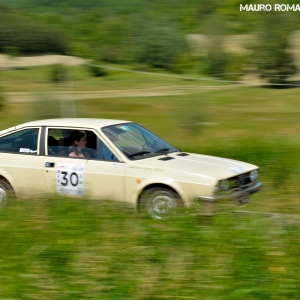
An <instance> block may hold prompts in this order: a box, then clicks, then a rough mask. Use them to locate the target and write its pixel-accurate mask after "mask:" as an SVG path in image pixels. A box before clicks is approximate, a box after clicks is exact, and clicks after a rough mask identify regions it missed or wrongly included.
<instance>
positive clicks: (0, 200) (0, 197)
mask: <svg viewBox="0 0 300 300" xmlns="http://www.w3.org/2000/svg"><path fill="white" fill-rule="evenodd" d="M11 197H14V190H13V188H12V186H11V185H10V184H9V183H8V182H7V181H5V180H3V179H0V208H1V207H3V206H4V205H5V203H6V201H7V199H8V198H11Z"/></svg>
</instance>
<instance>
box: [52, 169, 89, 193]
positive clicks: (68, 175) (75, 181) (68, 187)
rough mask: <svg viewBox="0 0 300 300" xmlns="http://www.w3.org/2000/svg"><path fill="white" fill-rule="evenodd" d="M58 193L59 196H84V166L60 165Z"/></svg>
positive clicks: (57, 172) (57, 180) (57, 178)
mask: <svg viewBox="0 0 300 300" xmlns="http://www.w3.org/2000/svg"><path fill="white" fill-rule="evenodd" d="M56 191H57V193H59V194H68V195H82V194H83V192H84V165H83V164H81V165H76V164H58V165H57V170H56Z"/></svg>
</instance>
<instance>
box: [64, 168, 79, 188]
mask: <svg viewBox="0 0 300 300" xmlns="http://www.w3.org/2000/svg"><path fill="white" fill-rule="evenodd" d="M61 174H63V178H62V179H63V181H62V182H61V184H62V185H63V186H67V185H68V183H69V181H70V183H71V184H72V186H77V185H78V182H79V180H78V175H77V173H75V172H72V173H71V174H70V176H69V180H68V178H67V176H68V172H66V171H63V172H61Z"/></svg>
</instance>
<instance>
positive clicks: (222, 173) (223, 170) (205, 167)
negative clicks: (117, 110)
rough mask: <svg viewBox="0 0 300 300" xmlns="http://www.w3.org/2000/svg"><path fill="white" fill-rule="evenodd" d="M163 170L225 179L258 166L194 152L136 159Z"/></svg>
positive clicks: (143, 163) (139, 162) (140, 162)
mask: <svg viewBox="0 0 300 300" xmlns="http://www.w3.org/2000/svg"><path fill="white" fill-rule="evenodd" d="M136 163H138V164H142V165H144V166H145V165H146V166H152V167H156V168H159V169H161V170H164V171H166V170H173V171H180V172H183V173H194V174H195V175H205V176H209V177H211V178H215V179H225V178H229V177H233V176H236V175H238V174H242V173H245V172H248V171H251V170H253V169H256V168H258V167H257V166H255V165H252V164H248V163H244V162H241V161H237V160H232V159H227V158H221V157H215V156H208V155H202V154H194V153H178V152H176V153H171V154H168V155H161V156H156V157H153V158H149V159H145V160H140V161H136Z"/></svg>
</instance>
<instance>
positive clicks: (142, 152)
mask: <svg viewBox="0 0 300 300" xmlns="http://www.w3.org/2000/svg"><path fill="white" fill-rule="evenodd" d="M147 153H151V151H139V152H136V153H132V154H130V155H128V157H132V156H136V155H143V154H147Z"/></svg>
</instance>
